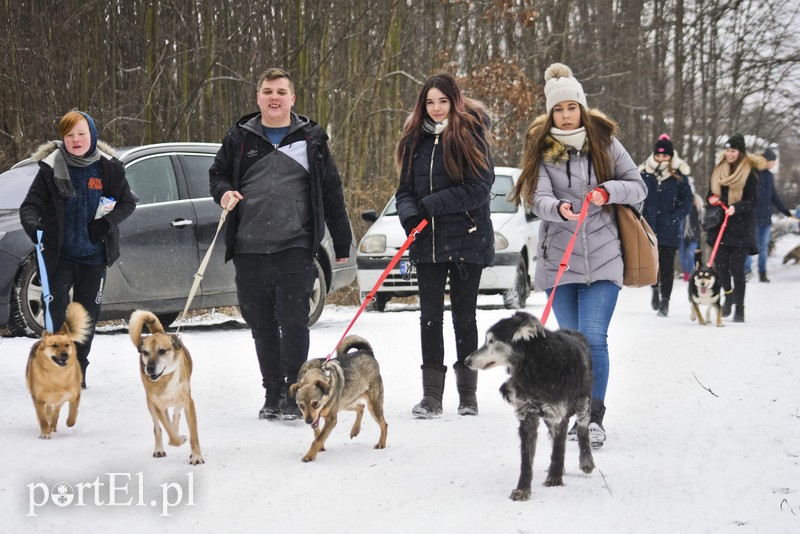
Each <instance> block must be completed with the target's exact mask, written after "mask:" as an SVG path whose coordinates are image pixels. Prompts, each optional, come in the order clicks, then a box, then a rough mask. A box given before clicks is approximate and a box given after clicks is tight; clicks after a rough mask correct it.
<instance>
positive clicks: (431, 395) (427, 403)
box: [411, 365, 447, 419]
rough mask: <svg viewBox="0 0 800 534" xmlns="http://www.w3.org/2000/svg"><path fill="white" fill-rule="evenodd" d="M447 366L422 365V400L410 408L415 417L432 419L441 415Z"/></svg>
mask: <svg viewBox="0 0 800 534" xmlns="http://www.w3.org/2000/svg"><path fill="white" fill-rule="evenodd" d="M446 371H447V367H441V368H438V369H437V368H432V367H425V366H424V365H423V366H422V400H421V401H419V404H417V405H416V406H414V407H413V408H412V409H411V414H412V415H413V416H414V417H416V418H417V419H433V418H435V417H439V416H440V415H442V394H443V393H444V376H445V372H446Z"/></svg>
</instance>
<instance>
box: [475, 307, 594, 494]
mask: <svg viewBox="0 0 800 534" xmlns="http://www.w3.org/2000/svg"><path fill="white" fill-rule="evenodd" d="M465 363H466V365H467V366H469V367H470V368H472V369H490V368H492V367H495V366H505V367H507V368H508V372H509V374H510V375H511V378H509V379H508V380H507V381H506V382H505V383H504V384H503V385H502V386H501V387H500V393H502V395H503V398H505V400H506V401H508V402H509V403H510V404H511V405H512V406H513V407H514V410H515V411H516V414H517V419H519V422H520V423H519V437H520V453H521V465H520V475H519V482H518V483H517V487H516V489H515V490H514V491H512V492H511V499H513V500H515V501H525V500H528V498H529V497H530V495H531V479H532V477H533V455H534V452H535V450H536V438H537V430H538V426H539V418H540V417H541V418H542V419H544V422H545V424H546V425H547V429H548V430H549V432H550V437H551V438H552V440H553V451H552V455H551V456H550V468H549V470H548V473H547V479H546V480H545V482H544V485H545V486H562V485H564V481H563V475H564V450H565V447H566V442H567V426H568V424H569V418H570V417H571V416H572V415H577V434H578V446H579V449H580V467H581V470H582V471H583V472H584V473H591V472H592V471H593V470H594V460H593V458H592V449H591V444H590V443H589V429H588V426H589V409H590V404H591V399H592V360H591V357H590V355H589V344H588V342H587V341H586V338H585V337H584V336H583V334H581V333H580V332H577V331H574V330H558V331H552V330H546V329H545V328H544V326H542V323H541V322H540V321H539V320H538V319H537V318H536V317H533V316H532V315H530V314H527V313H524V312H517V313H515V314H514V315H513V316H512V317H509V318H507V319H502V320H501V321H499V322H497V323H496V324H495V325H494V326H492V327H491V328H489V330H488V331H487V332H486V342H485V343H484V345H483V346H482V347H480V348H479V349H478V350H476V351H475V352H473V353H472V354H471V355H470V356H469V357H468V358H467V359H466V361H465Z"/></svg>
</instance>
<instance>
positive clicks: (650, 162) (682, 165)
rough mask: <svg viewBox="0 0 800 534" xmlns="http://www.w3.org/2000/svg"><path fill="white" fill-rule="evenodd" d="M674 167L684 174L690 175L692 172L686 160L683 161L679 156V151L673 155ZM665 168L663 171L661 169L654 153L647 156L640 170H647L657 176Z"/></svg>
mask: <svg viewBox="0 0 800 534" xmlns="http://www.w3.org/2000/svg"><path fill="white" fill-rule="evenodd" d="M672 168H673V169H675V170H676V171H678V172H679V173H681V174H682V175H684V176H689V173H690V172H691V168H690V167H689V165H688V164H687V163H686V162H685V161H683V160H682V159H681V158H680V157H679V156H678V152H677V151H676V152H675V155H673V156H672ZM664 170H666V169H662V170H661V171H659V163H658V162H657V161H656V160H655V158H654V157H653V154H650V155H649V156H648V157H647V160H645V162H644V163H642V164H641V165H639V172H646V173H649V174H654V175H656V176H657V175H658V174H661V173H662V172H663V171H664Z"/></svg>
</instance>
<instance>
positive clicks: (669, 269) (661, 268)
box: [653, 245, 678, 300]
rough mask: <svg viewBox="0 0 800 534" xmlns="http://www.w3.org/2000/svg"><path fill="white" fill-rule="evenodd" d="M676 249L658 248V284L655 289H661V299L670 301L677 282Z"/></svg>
mask: <svg viewBox="0 0 800 534" xmlns="http://www.w3.org/2000/svg"><path fill="white" fill-rule="evenodd" d="M677 250H678V249H677V248H675V247H662V246H661V245H659V247H658V284H656V285H654V286H653V287H660V288H661V298H662V299H667V300H669V297H670V296H671V295H672V284H673V282H674V281H675V252H677Z"/></svg>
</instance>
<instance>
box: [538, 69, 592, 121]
mask: <svg viewBox="0 0 800 534" xmlns="http://www.w3.org/2000/svg"><path fill="white" fill-rule="evenodd" d="M544 81H545V84H544V96H545V99H546V102H545V106H546V107H547V114H548V115H549V114H550V111H552V109H553V106H555V105H556V104H558V103H559V102H563V101H565V100H574V101H575V102H577V103H578V104H580V105H581V106H583V108H584V109H588V108H589V106H588V105H587V104H586V95H585V94H584V93H583V87H581V84H580V82H579V81H578V80H576V79H575V78H574V77H573V76H572V69H570V68H569V67H567V66H566V65H564V64H562V63H553V64H552V65H550V66H549V67H547V70H546V71H544Z"/></svg>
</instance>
